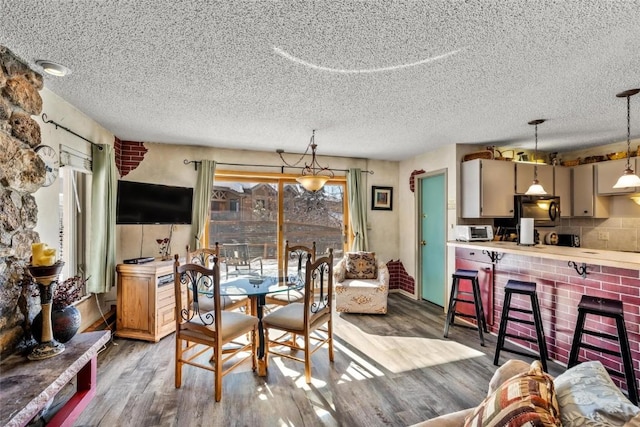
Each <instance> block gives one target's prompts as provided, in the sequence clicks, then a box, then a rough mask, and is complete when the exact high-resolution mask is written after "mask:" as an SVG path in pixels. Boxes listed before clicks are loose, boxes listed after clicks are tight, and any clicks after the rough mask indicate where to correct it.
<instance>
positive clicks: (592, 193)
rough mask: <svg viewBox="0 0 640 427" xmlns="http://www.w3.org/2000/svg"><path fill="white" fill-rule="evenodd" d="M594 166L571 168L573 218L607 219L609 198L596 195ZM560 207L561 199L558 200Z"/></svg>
mask: <svg viewBox="0 0 640 427" xmlns="http://www.w3.org/2000/svg"><path fill="white" fill-rule="evenodd" d="M595 177H596V173H595V165H594V164H592V163H591V164H586V165H580V166H575V167H574V168H573V216H574V217H590V218H608V217H609V198H608V197H602V196H598V195H597V194H596V181H595ZM560 204H561V205H562V199H561V200H560Z"/></svg>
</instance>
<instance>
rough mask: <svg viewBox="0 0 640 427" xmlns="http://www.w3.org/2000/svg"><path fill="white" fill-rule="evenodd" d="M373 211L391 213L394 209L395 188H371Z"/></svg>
mask: <svg viewBox="0 0 640 427" xmlns="http://www.w3.org/2000/svg"><path fill="white" fill-rule="evenodd" d="M371 209H372V210H381V211H390V210H392V209H393V187H374V186H372V187H371Z"/></svg>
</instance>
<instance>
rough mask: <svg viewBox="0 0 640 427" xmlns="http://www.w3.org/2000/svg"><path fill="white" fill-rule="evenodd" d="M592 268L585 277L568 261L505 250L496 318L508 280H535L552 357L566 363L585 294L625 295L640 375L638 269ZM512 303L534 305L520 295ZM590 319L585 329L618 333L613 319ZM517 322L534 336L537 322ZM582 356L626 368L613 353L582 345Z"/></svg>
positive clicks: (597, 342)
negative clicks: (600, 351)
mask: <svg viewBox="0 0 640 427" xmlns="http://www.w3.org/2000/svg"><path fill="white" fill-rule="evenodd" d="M588 272H589V274H588V275H587V277H586V278H584V279H583V278H582V277H581V276H580V275H578V274H577V273H576V271H575V270H574V269H573V267H569V266H568V264H567V262H565V261H556V260H549V259H541V258H537V257H527V256H521V255H513V254H505V255H504V257H503V258H502V260H501V261H499V262H498V263H497V264H496V267H495V290H494V292H495V305H494V315H495V318H496V320H498V319H500V315H501V313H502V304H503V301H504V286H505V285H506V283H507V281H508V280H509V279H517V280H525V281H530V282H535V283H537V293H538V299H539V302H540V309H541V311H542V318H543V323H544V331H545V335H546V339H547V347H548V350H549V357H550V358H552V359H555V360H557V361H559V362H560V363H563V364H566V363H567V362H568V359H569V352H570V350H571V343H572V340H573V333H574V330H575V326H576V320H577V316H578V309H577V307H578V303H579V302H580V298H581V297H582V295H584V294H588V295H591V296H597V297H598V296H599V297H603V298H611V299H617V300H621V301H622V302H623V306H624V317H625V323H626V327H627V335H628V338H629V343H630V346H631V353H632V359H633V361H634V368H635V374H636V378H637V379H639V380H640V271H637V270H628V269H623V268H611V267H603V266H599V265H591V264H589V265H588ZM512 304H513V306H516V307H517V306H521V307H523V308H529V306H530V305H529V299H528V298H526V299H523V298H520V297H519V296H516V295H514V296H513V298H512ZM586 319H587V322H586V323H585V327H586V328H588V329H591V330H597V331H599V332H605V333H610V334H613V335H617V332H616V325H615V321H614V320H613V319H609V318H602V319H600V318H598V317H596V316H593V315H587V318H586ZM499 326H500V325H499V321H496V323H495V325H494V326H493V327H491V332H493V333H495V334H497V333H498V328H499ZM514 326H515V327H510V328H509V332H512V333H513V332H514V331H518V333H524V334H527V335H529V336H531V337H534V336H535V330H534V329H533V326H531V327H529V326H528V325H523V324H515V325H514ZM583 340H586V341H588V342H590V343H591V344H593V345H596V346H599V347H602V348H612V349H615V350H618V347H617V345H616V344H615V343H614V344H613V345H611V344H609V341H607V340H601V339H599V338H597V337H586V336H584V337H583ZM514 342H517V343H518V344H521V345H523V346H524V347H529V348H532V349H535V350H536V351H537V346H536V345H535V344H533V343H528V342H526V341H514ZM508 354H509V353H504V356H503V355H501V360H505V357H507V355H508ZM579 360H580V361H584V360H600V361H601V362H602V363H603V364H604V365H605V366H607V367H609V368H612V369H614V370H616V371H618V372H623V367H622V361H621V360H620V359H619V358H616V357H614V356H611V355H607V354H602V353H597V352H593V351H588V350H585V349H582V350H581V352H580V357H579ZM612 379H613V381H614V382H615V383H616V384H618V386H619V387H621V388H622V389H625V390H626V383H625V382H624V380H623V379H621V378H618V377H612Z"/></svg>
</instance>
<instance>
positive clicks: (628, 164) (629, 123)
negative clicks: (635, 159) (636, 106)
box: [627, 95, 631, 169]
mask: <svg viewBox="0 0 640 427" xmlns="http://www.w3.org/2000/svg"><path fill="white" fill-rule="evenodd" d="M627 169H631V95H628V96H627Z"/></svg>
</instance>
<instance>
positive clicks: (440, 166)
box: [398, 144, 459, 299]
mask: <svg viewBox="0 0 640 427" xmlns="http://www.w3.org/2000/svg"><path fill="white" fill-rule="evenodd" d="M458 158H459V154H458V152H457V147H456V145H454V144H450V145H446V146H444V147H441V148H439V149H437V150H433V151H430V152H427V153H424V154H421V155H419V156H416V157H414V158H412V159H409V160H405V161H402V162H400V168H399V174H398V175H399V181H400V184H399V186H398V188H399V191H398V193H399V196H400V212H399V214H400V218H399V221H400V224H401V231H400V234H401V237H402V238H401V240H400V241H399V259H400V261H402V263H403V265H404V268H405V270H406V271H407V273H408V274H409V275H410V276H412V277H413V278H414V279H415V284H416V294H415V295H414V298H418V297H419V288H420V281H419V276H418V275H419V265H418V264H419V259H418V256H419V254H418V251H417V247H418V246H417V241H418V237H419V236H418V233H419V229H418V223H417V205H416V201H417V198H416V197H417V194H416V193H414V192H412V191H411V189H410V187H409V179H410V177H411V173H412V172H413V171H414V170H424V171H425V174H429V173H430V172H435V171H439V170H446V171H447V200H448V207H447V230H448V233H449V237H448V238H449V239H450V238H451V230H452V227H453V225H455V224H456V217H457V215H456V209H457V183H456V182H457V177H458V165H459V161H458ZM418 177H419V176H418ZM417 189H418V188H417V186H416V191H417ZM454 261H455V257H454V253H453V251H452V249H448V250H447V273H446V277H449V276H450V274H451V273H452V272H453V269H454V268H455V263H454ZM445 288H446V286H445ZM445 299H446V298H445Z"/></svg>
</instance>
